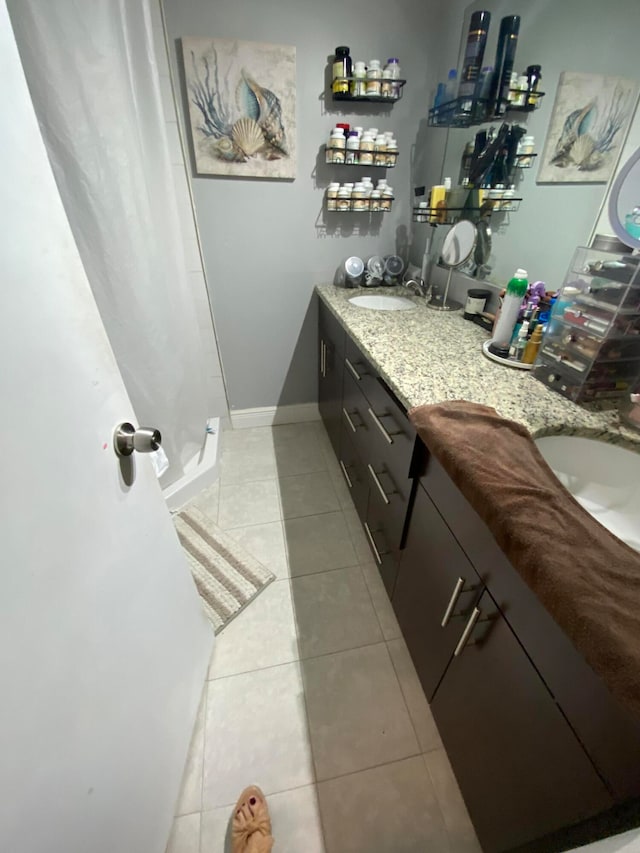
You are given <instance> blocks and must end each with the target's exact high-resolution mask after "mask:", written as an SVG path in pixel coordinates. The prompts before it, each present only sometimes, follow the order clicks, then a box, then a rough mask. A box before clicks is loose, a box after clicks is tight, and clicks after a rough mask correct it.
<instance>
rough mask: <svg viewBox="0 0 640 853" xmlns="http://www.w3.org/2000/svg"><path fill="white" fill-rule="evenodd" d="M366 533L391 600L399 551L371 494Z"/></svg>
mask: <svg viewBox="0 0 640 853" xmlns="http://www.w3.org/2000/svg"><path fill="white" fill-rule="evenodd" d="M364 531H365V534H366V536H367V539H368V540H369V547H370V548H371V553H372V554H373V559H374V561H375V564H376V566H377V567H378V571H379V572H380V577H381V578H382V582H383V583H384V586H385V589H386V591H387V595H388V596H389V598H391V596H392V595H393V590H394V588H395V585H396V578H397V574H398V556H399V555H398V549H397V547H394V541H395V537H394V535H393V534H392V532H391V531H390V530H389V528H388V524H387V518H386V517H385V514H384V511H380V510H379V508H378V507H377V506H376V504H375V503H372V500H371V493H370V494H369V508H368V511H367V519H366V521H365V523H364Z"/></svg>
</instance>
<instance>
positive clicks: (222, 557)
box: [173, 507, 275, 634]
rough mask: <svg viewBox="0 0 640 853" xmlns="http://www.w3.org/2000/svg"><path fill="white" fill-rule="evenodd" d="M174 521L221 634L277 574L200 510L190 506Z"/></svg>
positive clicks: (205, 608) (208, 612)
mask: <svg viewBox="0 0 640 853" xmlns="http://www.w3.org/2000/svg"><path fill="white" fill-rule="evenodd" d="M173 522H174V524H175V527H176V531H177V533H178V538H179V539H180V543H181V545H182V547H183V549H184V552H185V554H186V555H187V560H188V562H189V567H190V569H191V574H192V575H193V579H194V581H195V584H196V587H197V588H198V592H199V593H200V597H201V599H202V602H203V606H204V610H205V613H206V614H207V617H208V618H209V620H210V621H211V623H212V624H213V630H214V632H215V633H216V634H219V633H220V631H222V629H223V628H224V627H225V625H228V624H229V622H230V621H231V620H232V619H233V618H234V616H237V615H238V613H240V611H241V610H243V608H245V607H246V606H247V605H248V604H249V603H250V602H251V601H253V599H254V598H255V597H256V596H257V595H258V594H259V593H261V592H262V590H263V589H264V588H265V587H266V586H268V584H270V583H271V581H272V580H275V575H274V574H273V572H270V571H269V570H268V569H266V568H265V567H264V566H263V565H261V564H260V563H259V562H258V561H257V560H256V559H254V558H253V557H252V556H251V554H248V553H247V552H246V551H245V550H244V548H242V547H241V546H240V545H238V543H237V542H235V541H234V540H233V539H232V538H231V537H230V536H228V535H227V534H226V533H225V532H224V531H223V530H221V529H220V528H219V527H218V525H217V524H215V523H214V522H213V521H211V519H210V518H207V516H206V515H204V513H202V512H200V510H199V509H196V508H195V507H187V508H186V509H183V510H182V512H179V513H178V514H177V515H175V516H174V518H173Z"/></svg>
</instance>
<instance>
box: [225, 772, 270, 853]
mask: <svg viewBox="0 0 640 853" xmlns="http://www.w3.org/2000/svg"><path fill="white" fill-rule="evenodd" d="M232 839H233V845H232V850H233V853H271V849H272V848H273V838H272V836H271V818H270V817H269V807H268V806H267V801H266V800H265V798H264V794H263V793H262V791H261V790H260V788H258V787H257V785H251V786H250V787H249V788H245V789H244V791H243V792H242V793H241V794H240V797H239V798H238V802H237V803H236V807H235V810H234V812H233V820H232Z"/></svg>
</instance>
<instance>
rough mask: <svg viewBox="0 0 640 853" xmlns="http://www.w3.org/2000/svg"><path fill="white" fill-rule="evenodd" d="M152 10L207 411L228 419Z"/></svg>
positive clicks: (158, 24) (155, 2)
mask: <svg viewBox="0 0 640 853" xmlns="http://www.w3.org/2000/svg"><path fill="white" fill-rule="evenodd" d="M151 12H152V16H153V34H154V41H155V49H156V59H157V62H158V69H159V72H160V85H161V89H162V106H163V110H164V116H165V123H166V128H167V137H168V139H169V148H170V152H171V165H172V171H173V183H174V186H175V191H176V200H177V202H178V215H179V217H180V227H181V232H182V239H183V242H184V255H185V258H184V262H185V265H186V268H187V273H188V276H189V282H190V283H191V289H192V293H193V299H194V302H195V306H196V311H197V314H198V326H199V330H200V336H201V342H202V357H203V359H204V361H205V371H204V372H205V377H206V379H207V406H208V412H209V415H210V416H211V417H220V418H222V419H223V421H225V420H226V419H227V418H228V415H229V412H228V405H227V397H226V391H225V387H224V378H223V372H222V365H221V362H220V356H219V353H218V342H217V339H216V333H215V328H214V326H213V320H212V312H211V307H210V305H209V297H208V292H207V286H206V282H205V276H204V270H203V266H202V258H201V255H200V244H199V238H198V232H197V227H196V222H195V218H194V210H193V204H192V199H191V189H190V186H189V179H188V176H187V165H186V162H185V155H184V151H183V148H182V144H181V139H180V134H179V132H178V116H177V114H176V102H175V100H174V97H173V88H172V85H171V76H170V71H169V59H168V54H167V42H166V39H165V30H164V25H163V21H162V9H161V6H160V0H151Z"/></svg>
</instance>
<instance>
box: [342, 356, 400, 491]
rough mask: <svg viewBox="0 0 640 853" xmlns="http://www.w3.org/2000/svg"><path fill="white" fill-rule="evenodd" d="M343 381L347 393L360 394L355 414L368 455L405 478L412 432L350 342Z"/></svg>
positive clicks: (368, 365) (380, 382)
mask: <svg viewBox="0 0 640 853" xmlns="http://www.w3.org/2000/svg"><path fill="white" fill-rule="evenodd" d="M344 382H345V386H348V387H349V391H350V392H351V390H352V389H354V388H355V389H357V391H358V392H359V394H360V396H359V397H358V399H359V400H360V410H359V411H360V414H361V416H362V418H363V420H364V425H363V426H364V427H365V428H366V429H364V428H362V429H361V435H362V437H364V436H366V438H367V440H369V442H370V444H369V447H370V450H371V453H372V454H373V455H374V456H375V457H376V458H377V459H382V460H383V461H384V463H385V465H386V466H387V468H388V469H389V470H390V471H393V473H394V475H395V476H397V477H398V478H399V479H408V478H409V476H410V473H411V460H412V458H413V453H414V448H415V445H416V432H415V429H414V428H413V426H412V424H411V423H410V421H409V419H408V418H407V416H406V414H405V412H404V411H403V409H402V408H401V407H400V406H399V405H398V404H397V402H396V401H395V400H394V398H393V397H392V396H391V394H390V393H389V391H388V390H387V389H386V388H385V386H384V385H383V384H382V380H381V379H380V378H379V376H378V375H377V373H376V371H375V370H374V368H373V367H372V366H371V364H370V363H369V362H368V361H367V359H366V358H365V357H364V356H363V355H362V353H361V352H360V350H359V349H358V348H357V347H356V346H355V344H354V343H353V341H351V340H350V339H348V340H347V345H346V349H345V380H344ZM362 398H364V402H363V400H362Z"/></svg>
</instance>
